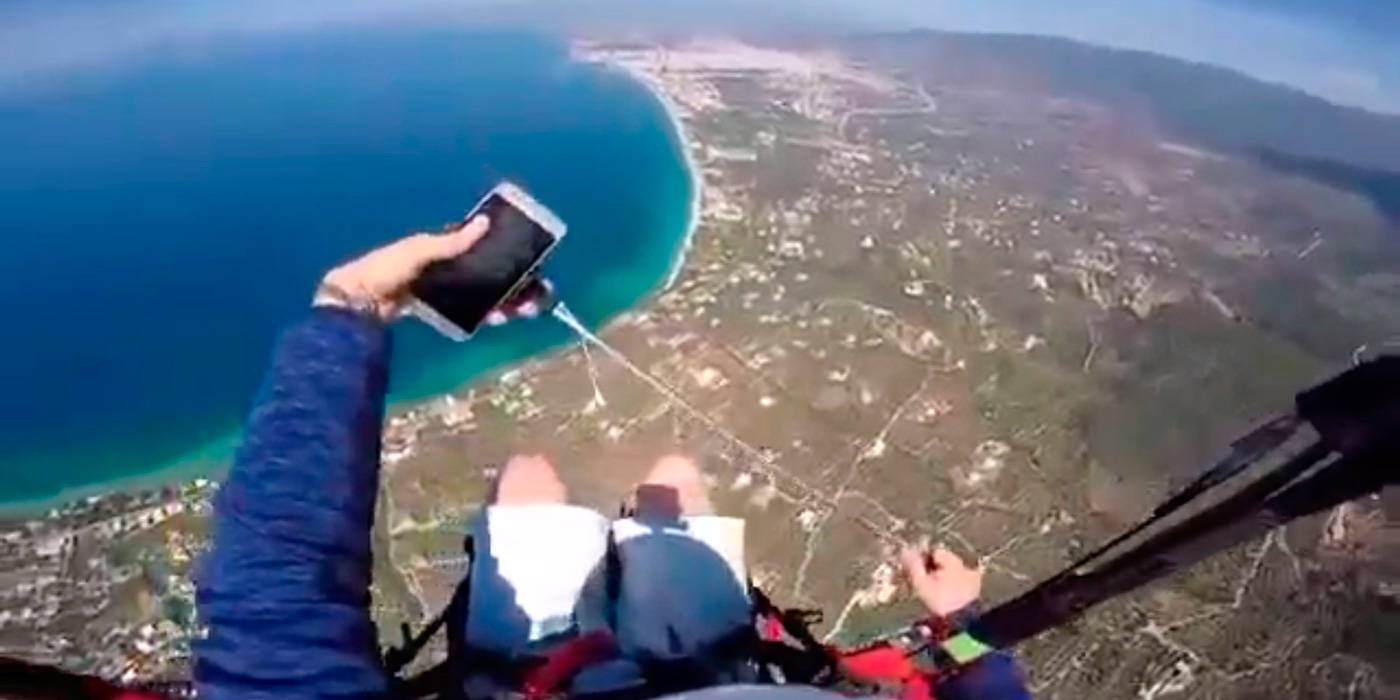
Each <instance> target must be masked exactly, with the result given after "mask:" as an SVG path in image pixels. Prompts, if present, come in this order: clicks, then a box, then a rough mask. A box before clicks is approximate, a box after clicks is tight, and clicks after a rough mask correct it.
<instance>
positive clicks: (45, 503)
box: [0, 44, 705, 520]
mask: <svg viewBox="0 0 1400 700" xmlns="http://www.w3.org/2000/svg"><path fill="white" fill-rule="evenodd" d="M573 49H574V50H573V52H572V56H571V59H572V60H574V61H577V62H580V63H588V64H592V65H596V66H600V67H603V68H605V69H607V70H611V71H617V72H619V73H622V74H624V75H626V76H627V77H628V78H629V79H630V80H633V81H635V82H636V83H637V84H639V85H641V86H642V87H643V88H644V89H645V90H646V91H647V93H648V94H650V95H651V97H652V99H654V100H656V102H657V103H659V104H660V105H661V108H662V110H663V111H664V112H665V114H666V118H667V121H668V122H669V125H670V130H671V135H672V136H673V137H674V138H675V140H676V147H677V148H678V149H679V151H680V155H681V158H682V161H683V167H684V168H685V170H686V174H687V176H688V177H689V179H690V197H689V201H688V202H687V211H686V216H687V220H686V228H685V232H684V233H683V234H682V237H681V241H680V245H679V247H678V248H677V249H676V252H675V253H674V254H673V256H672V258H671V261H670V264H669V266H668V268H667V270H666V276H665V278H664V280H663V281H662V282H661V284H660V285H659V286H657V287H656V288H654V289H653V290H652V291H651V292H649V293H648V294H646V295H644V296H642V297H639V298H638V299H637V303H636V304H635V305H633V306H630V307H628V308H626V309H623V310H621V311H619V312H618V313H617V314H615V315H614V316H613V317H612V319H609V321H608V322H610V321H612V320H615V319H617V318H621V317H624V316H625V315H626V314H628V313H629V312H631V311H634V310H636V308H637V307H639V306H641V305H642V304H645V303H647V302H649V301H651V300H653V299H654V298H655V297H656V296H657V295H660V294H662V293H665V292H666V291H667V290H669V289H670V288H671V287H672V286H674V285H675V283H676V281H677V280H678V279H679V278H680V275H681V271H682V269H683V268H684V267H685V261H686V260H687V258H688V257H689V254H690V249H691V246H692V245H694V242H695V236H696V233H697V232H698V230H699V228H700V220H701V216H702V212H703V203H704V191H705V178H704V175H703V173H702V172H701V171H700V167H699V162H698V160H697V159H696V156H695V151H694V141H693V140H692V138H691V134H690V130H689V128H688V127H687V126H686V123H685V120H684V118H683V117H682V111H681V108H680V106H679V105H677V104H676V103H675V101H674V100H672V99H671V97H670V95H669V94H667V93H666V91H665V89H664V86H663V85H662V84H661V83H660V81H659V80H658V79H657V78H656V76H654V75H652V74H650V73H648V72H646V71H645V70H642V69H640V68H638V67H636V66H632V65H628V64H626V63H623V62H619V61H615V60H609V58H608V57H607V56H605V55H602V54H599V53H596V52H591V51H589V50H588V49H587V48H586V47H585V46H583V45H579V44H575V45H574V47H573ZM608 322H604V323H603V324H602V325H603V326H606V325H607V323H608ZM556 350H563V351H565V352H567V351H568V349H567V346H565V347H562V348H556ZM549 355H550V353H549V352H548V351H546V352H545V353H544V354H543V355H532V356H530V357H525V358H519V359H517V360H512V361H511V362H508V363H506V364H505V365H503V366H501V367H497V368H495V369H494V370H492V371H491V372H488V373H487V374H486V375H484V376H483V377H476V378H474V379H483V378H485V377H486V376H492V375H496V374H499V373H500V372H503V371H508V370H509V369H510V368H512V367H516V366H518V365H520V364H522V363H525V362H529V361H531V360H536V359H542V358H544V357H548V356H549ZM467 383H468V382H464V383H463V384H464V385H465V384H467ZM460 389H461V387H457V388H454V389H452V390H449V391H445V392H438V393H435V394H432V395H429V396H420V397H416V398H411V399H403V400H401V401H391V402H390V404H389V406H388V407H387V410H386V418H387V417H388V416H389V415H394V414H400V413H403V412H406V411H411V410H413V409H414V408H415V407H417V406H420V405H423V404H426V403H428V402H431V401H436V400H439V399H441V398H442V397H443V396H450V395H455V394H456V393H457V391H459V390H460ZM240 432H241V428H239V429H236V430H235V431H234V432H232V433H230V434H229V435H227V436H223V437H220V438H217V439H215V440H212V441H210V442H209V443H206V444H204V445H201V446H199V447H196V448H194V449H192V450H190V451H189V452H188V453H186V454H185V455H182V456H181V457H177V458H175V459H173V460H171V461H169V462H167V463H166V464H163V465H160V466H157V467H156V468H154V469H152V470H150V471H147V472H143V473H140V474H134V475H131V476H125V477H121V478H119V479H114V480H111V481H104V482H99V483H93V484H86V485H83V486H72V487H65V488H63V489H61V490H59V491H58V492H57V493H55V494H53V495H52V496H43V497H38V498H31V499H23V500H0V519H4V520H24V519H31V518H35V517H44V516H45V515H46V514H47V513H48V512H49V511H51V510H54V509H57V508H61V507H63V506H65V505H69V504H73V503H76V502H78V501H87V500H92V499H100V498H103V497H106V496H111V495H116V494H133V493H147V492H153V491H159V490H161V489H164V488H168V487H173V486H178V485H181V484H184V483H187V482H189V481H192V480H194V479H199V478H207V479H212V480H220V479H222V478H223V472H224V471H226V470H227V468H228V465H229V460H230V458H231V457H232V455H233V451H234V449H235V448H236V446H237V442H238V437H239V434H240Z"/></svg>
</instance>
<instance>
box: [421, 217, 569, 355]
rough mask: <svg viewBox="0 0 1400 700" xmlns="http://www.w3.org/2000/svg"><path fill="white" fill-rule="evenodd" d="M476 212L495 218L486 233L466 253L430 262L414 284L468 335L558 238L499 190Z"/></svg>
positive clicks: (424, 299)
mask: <svg viewBox="0 0 1400 700" xmlns="http://www.w3.org/2000/svg"><path fill="white" fill-rule="evenodd" d="M475 214H485V215H487V216H488V217H490V218H491V227H490V228H489V229H487V231H486V235H485V236H482V238H481V240H480V241H477V243H476V245H474V246H472V249H471V250H469V251H467V253H466V254H464V255H461V256H458V257H456V258H453V259H451V260H444V261H441V262H436V263H433V264H431V265H429V266H428V267H427V268H426V269H425V270H424V271H423V274H422V275H420V276H419V277H418V279H417V281H415V282H414V283H413V285H412V292H413V296H415V297H417V298H418V300H419V301H420V302H422V303H423V304H425V305H427V306H428V307H430V308H432V310H433V311H436V312H437V313H438V315H440V316H442V317H443V318H444V319H446V320H447V321H449V322H451V323H452V324H453V325H455V326H456V327H457V328H458V329H461V331H462V332H464V333H466V334H467V335H470V334H472V333H473V332H475V331H476V329H477V328H478V327H479V326H480V325H481V322H482V321H484V320H485V319H486V315H487V313H489V312H490V311H491V309H493V308H495V307H496V306H497V305H499V304H500V303H501V302H503V301H505V300H506V298H507V296H509V295H510V294H511V293H512V292H513V291H515V288H516V287H517V286H518V285H520V284H521V282H523V281H524V280H525V278H526V276H527V275H529V274H530V272H531V271H532V270H533V269H534V268H535V267H537V266H538V265H539V264H540V263H541V262H542V261H543V260H544V259H545V258H546V257H547V256H548V255H549V253H550V251H551V249H553V248H554V246H555V244H556V243H558V238H556V237H555V236H554V234H552V233H550V232H549V230H547V229H546V228H545V227H544V226H542V225H541V224H539V223H538V222H536V221H535V220H534V219H532V218H530V217H529V216H527V215H526V214H525V213H524V212H522V211H520V210H519V209H517V208H516V207H515V205H514V204H512V203H511V202H510V201H508V200H507V199H505V198H504V197H502V196H501V195H500V194H499V193H496V192H492V193H491V194H490V195H488V196H487V198H486V200H485V201H483V202H482V203H481V205H480V206H478V207H477V209H476V211H475V212H474V213H473V215H475Z"/></svg>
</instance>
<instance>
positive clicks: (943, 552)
mask: <svg viewBox="0 0 1400 700" xmlns="http://www.w3.org/2000/svg"><path fill="white" fill-rule="evenodd" d="M930 558H931V559H932V560H933V566H934V568H935V570H940V571H942V570H947V571H957V570H959V569H967V568H971V567H969V566H968V565H967V562H964V561H963V559H962V557H960V556H958V555H956V554H954V553H953V551H952V550H950V549H948V548H946V547H936V548H934V550H933V553H932V554H931V555H930Z"/></svg>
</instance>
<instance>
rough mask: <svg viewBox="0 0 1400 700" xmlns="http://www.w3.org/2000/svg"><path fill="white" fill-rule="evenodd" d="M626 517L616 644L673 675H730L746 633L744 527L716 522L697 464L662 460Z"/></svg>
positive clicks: (733, 521) (618, 526) (619, 527)
mask: <svg viewBox="0 0 1400 700" xmlns="http://www.w3.org/2000/svg"><path fill="white" fill-rule="evenodd" d="M635 498H636V501H635V506H634V512H633V517H631V518H628V519H625V520H619V521H617V522H615V523H613V538H614V540H615V541H616V543H617V548H618V558H619V561H620V565H621V572H620V574H621V575H620V583H621V585H620V587H619V591H618V599H617V602H616V603H617V616H616V620H617V623H616V631H617V636H618V644H619V647H620V648H621V649H622V651H623V653H624V654H626V655H627V656H629V657H631V658H634V659H637V660H639V661H642V662H651V663H658V662H659V663H662V664H678V665H679V666H680V667H679V668H677V669H676V675H687V674H691V673H693V672H698V673H700V674H701V675H704V674H709V673H713V674H714V675H713V677H712V678H711V679H710V680H709V681H707V682H725V681H729V682H732V681H735V680H742V679H740V678H737V677H735V676H734V675H733V671H732V666H733V661H734V660H735V659H734V658H733V655H732V653H731V651H732V647H733V646H734V645H735V644H736V642H739V641H740V640H741V639H742V638H743V636H744V635H745V634H746V633H748V632H749V631H751V630H752V620H751V612H750V602H749V599H748V592H747V583H746V578H745V576H746V575H745V571H744V562H743V541H744V531H743V525H744V523H743V520H741V519H738V518H725V517H721V516H717V515H714V513H713V507H712V505H711V503H710V499H709V489H708V487H707V485H706V483H705V480H704V477H703V475H702V474H701V472H700V470H699V468H697V467H696V465H695V463H694V462H692V461H691V460H689V459H686V458H683V457H676V456H669V457H664V458H662V459H661V460H660V461H659V462H657V464H656V466H655V467H654V468H653V469H652V471H651V473H650V474H649V475H648V476H647V478H646V479H645V481H644V482H643V483H642V484H641V485H640V486H638V488H637V493H636V496H635Z"/></svg>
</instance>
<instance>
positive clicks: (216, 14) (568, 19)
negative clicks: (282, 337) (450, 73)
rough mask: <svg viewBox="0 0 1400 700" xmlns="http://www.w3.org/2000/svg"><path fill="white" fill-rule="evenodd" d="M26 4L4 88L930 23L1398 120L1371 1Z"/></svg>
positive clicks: (1398, 28) (158, 0)
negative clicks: (352, 30)
mask: <svg viewBox="0 0 1400 700" xmlns="http://www.w3.org/2000/svg"><path fill="white" fill-rule="evenodd" d="M736 4H737V3H735V2H733V0H684V1H676V2H667V3H655V2H643V1H642V0H575V1H573V2H561V1H560V0H400V1H399V2H391V1H390V0H337V1H332V0H305V1H303V2H299V3H296V4H295V5H287V4H285V3H279V2H273V1H272V0H251V1H250V2H242V3H234V2H231V1H230V0H185V1H184V2H178V3H177V2H175V1H174V0H132V1H130V2H125V3H122V4H120V5H119V6H114V5H113V4H111V3H107V2H94V0H60V1H59V2H51V1H50V2H39V1H38V0H18V1H17V2H11V3H7V4H6V5H5V6H4V7H0V85H3V84H5V83H11V84H13V83H14V82H15V81H16V79H22V78H26V77H36V76H43V75H45V74H47V73H48V72H49V71H52V70H55V69H62V68H66V67H71V66H79V65H93V64H100V63H103V62H107V61H111V60H115V59H118V58H120V57H123V56H126V55H130V54H131V53H133V52H138V51H140V50H143V49H148V48H151V47H155V46H160V45H166V44H172V43H173V44H178V43H183V42H191V41H194V42H198V41H202V40H208V39H211V38H217V37H219V36H223V35H230V34H249V33H251V34H262V33H270V32H284V31H306V30H313V29H319V28H322V27H326V26H362V25H369V24H371V23H372V24H374V25H375V26H380V25H383V24H387V23H392V22H394V21H402V22H405V23H407V22H421V21H425V20H427V21H432V22H434V23H437V24H448V25H470V24H473V23H475V22H481V21H491V22H509V23H512V24H520V25H526V26H529V25H540V26H548V27H550V28H553V29H560V28H565V29H567V28H568V27H570V26H574V25H578V26H589V25H600V24H608V25H611V26H617V25H619V24H622V25H624V26H625V25H627V24H632V23H635V24H636V25H637V26H638V27H639V28H641V29H646V28H649V27H653V26H664V27H667V28H670V29H675V28H677V27H687V26H694V27H697V28H702V29H705V30H707V31H720V30H723V29H725V28H732V29H735V30H739V29H751V28H753V27H754V26H763V27H767V28H771V29H778V28H785V27H791V26H793V25H794V23H797V22H800V25H799V26H800V27H802V28H809V27H810V28H817V27H840V28H843V29H846V30H849V29H851V28H857V29H867V30H877V29H885V30H890V29H911V28H932V29H945V30H952V31H970V32H998V33H1001V32H1004V33H1021V34H1039V35H1048V36H1059V37H1065V38H1070V39H1075V40H1079V41H1084V42H1088V43H1094V44H1102V45H1107V46H1113V47H1116V48H1125V49H1136V50H1144V51H1151V52H1154V53H1160V54H1165V55H1168V56H1174V57H1177V58H1183V59H1187V60H1192V61H1199V62H1204V63H1210V64H1215V65H1219V66H1223V67H1226V68H1231V69H1234V70H1238V71H1240V72H1242V73H1245V74H1247V75H1251V76H1254V77H1256V78H1259V79H1262V80H1267V81H1270V82H1276V83H1282V84H1285V85H1289V86H1292V87H1295V88H1298V89H1301V90H1304V91H1307V92H1309V93H1312V94H1314V95H1317V96H1319V97H1322V98H1325V99H1327V100H1330V101H1333V102H1338V103H1341V104H1347V105H1354V106H1359V107H1364V108H1367V109H1371V110H1376V111H1384V112H1393V113H1400V45H1397V44H1396V43H1395V42H1393V41H1390V42H1387V38H1388V37H1395V36H1400V6H1397V5H1394V4H1386V3H1383V2H1373V1H1368V0H1344V1H1342V2H1332V3H1321V2H1309V1H1308V0H1137V2H1134V3H1132V4H1131V6H1127V5H1125V4H1124V3H1121V2H1116V1H1115V0H1064V1H1060V2H1045V1H1044V0H1000V1H999V2H997V3H995V4H988V3H985V2H976V1H975V0H935V1H934V2H928V0H863V1H862V2H854V1H853V0H773V1H772V2H768V3H766V4H765V5H763V6H760V7H757V8H754V7H751V6H747V5H745V10H747V11H748V12H749V15H748V16H746V17H744V18H743V19H742V20H736V19H734V17H735V13H734V8H735V6H736Z"/></svg>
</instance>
